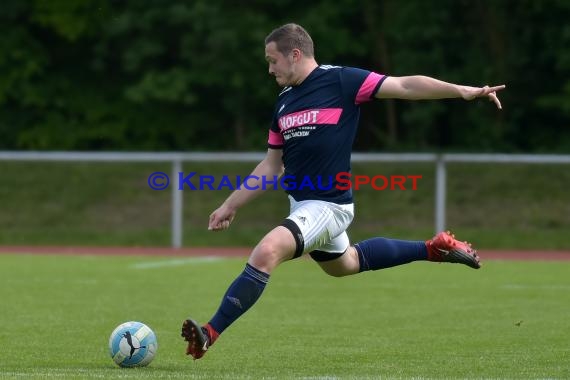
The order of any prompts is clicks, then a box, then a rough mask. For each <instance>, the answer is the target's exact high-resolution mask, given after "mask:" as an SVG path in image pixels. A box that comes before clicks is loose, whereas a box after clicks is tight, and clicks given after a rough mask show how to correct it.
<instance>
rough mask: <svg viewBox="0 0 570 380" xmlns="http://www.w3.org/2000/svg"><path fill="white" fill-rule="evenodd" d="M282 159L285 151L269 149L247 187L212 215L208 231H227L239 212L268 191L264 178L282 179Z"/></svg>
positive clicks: (229, 198)
mask: <svg viewBox="0 0 570 380" xmlns="http://www.w3.org/2000/svg"><path fill="white" fill-rule="evenodd" d="M282 157H283V150H281V149H268V150H267V155H266V156H265V158H264V159H263V161H261V162H260V163H259V164H258V165H257V167H256V168H255V169H254V170H253V171H252V172H251V174H250V178H249V179H248V180H247V187H244V186H242V187H241V188H239V189H237V190H235V191H234V192H233V193H231V194H230V196H229V197H228V198H227V199H226V200H225V201H224V203H222V205H221V206H220V207H218V208H217V209H216V210H215V211H214V212H213V213H212V214H211V215H210V220H209V222H208V230H211V231H221V230H225V229H227V228H228V227H229V226H230V224H231V223H232V221H233V220H234V217H235V215H236V212H237V210H238V209H239V208H240V207H242V206H243V205H245V204H246V203H248V202H249V201H251V200H252V199H254V198H255V197H257V196H258V195H259V194H261V193H263V192H264V191H265V190H266V189H265V186H264V178H270V179H273V177H274V176H277V177H280V176H281V175H282V174H283V158H282ZM256 178H257V179H256Z"/></svg>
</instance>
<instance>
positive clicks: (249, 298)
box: [209, 264, 269, 334]
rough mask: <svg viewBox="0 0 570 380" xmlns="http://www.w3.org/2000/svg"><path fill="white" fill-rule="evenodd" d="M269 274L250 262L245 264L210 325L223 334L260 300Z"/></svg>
mask: <svg viewBox="0 0 570 380" xmlns="http://www.w3.org/2000/svg"><path fill="white" fill-rule="evenodd" d="M268 280H269V275H268V274H267V273H264V272H261V271H259V270H257V269H255V268H254V267H252V266H251V265H249V264H246V265H245V269H244V271H243V272H242V273H241V274H240V275H239V276H238V278H236V279H235V280H234V282H233V283H232V284H231V285H230V287H229V288H228V290H227V291H226V294H225V295H224V298H223V299H222V304H221V305H220V307H219V308H218V311H217V312H216V314H214V316H213V317H212V319H211V320H210V322H209V323H210V326H212V327H213V328H214V330H216V332H217V333H218V334H221V333H222V332H223V331H224V330H225V329H226V328H227V327H228V326H229V325H231V324H232V323H234V321H235V320H236V319H238V318H239V317H240V316H241V315H242V314H243V313H245V312H246V311H247V310H248V309H249V308H250V307H251V306H253V304H254V303H255V302H256V301H257V300H258V298H259V296H261V293H263V289H265V285H267V281H268Z"/></svg>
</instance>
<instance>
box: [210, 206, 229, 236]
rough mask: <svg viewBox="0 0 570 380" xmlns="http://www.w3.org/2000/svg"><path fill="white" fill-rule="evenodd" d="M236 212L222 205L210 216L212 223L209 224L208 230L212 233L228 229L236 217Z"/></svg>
mask: <svg viewBox="0 0 570 380" xmlns="http://www.w3.org/2000/svg"><path fill="white" fill-rule="evenodd" d="M235 216H236V211H235V210H231V209H230V208H228V207H226V206H224V205H222V206H220V207H219V208H218V209H217V210H215V211H214V212H213V213H212V214H211V215H210V222H209V223H208V230H210V231H223V230H225V229H227V228H228V227H229V226H230V224H231V223H232V221H233V220H234V217H235Z"/></svg>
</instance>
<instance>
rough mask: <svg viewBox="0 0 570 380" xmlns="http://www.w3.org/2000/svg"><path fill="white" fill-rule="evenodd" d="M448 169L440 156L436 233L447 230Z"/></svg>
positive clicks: (437, 165) (437, 171)
mask: <svg viewBox="0 0 570 380" xmlns="http://www.w3.org/2000/svg"><path fill="white" fill-rule="evenodd" d="M446 177H447V173H446V167H445V159H444V157H443V155H438V157H437V161H436V172H435V233H438V232H440V231H443V230H444V229H445V223H446V221H445V197H446V192H445V190H446V179H447V178H446Z"/></svg>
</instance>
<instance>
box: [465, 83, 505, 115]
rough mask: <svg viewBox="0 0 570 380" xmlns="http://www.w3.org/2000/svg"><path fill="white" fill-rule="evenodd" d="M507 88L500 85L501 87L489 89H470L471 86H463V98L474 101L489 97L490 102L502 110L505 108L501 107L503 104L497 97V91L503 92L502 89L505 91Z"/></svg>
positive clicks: (486, 87)
mask: <svg viewBox="0 0 570 380" xmlns="http://www.w3.org/2000/svg"><path fill="white" fill-rule="evenodd" d="M505 87H506V86H505V85H504V84H503V85H500V86H493V87H489V86H485V87H469V86H462V89H461V90H462V91H461V92H462V96H463V99H465V100H472V99H475V98H483V97H487V98H489V101H491V102H493V103H495V105H496V106H497V108H498V109H502V108H503V107H502V106H501V102H500V101H499V98H498V97H497V91H501V90H502V89H504V88H505Z"/></svg>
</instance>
